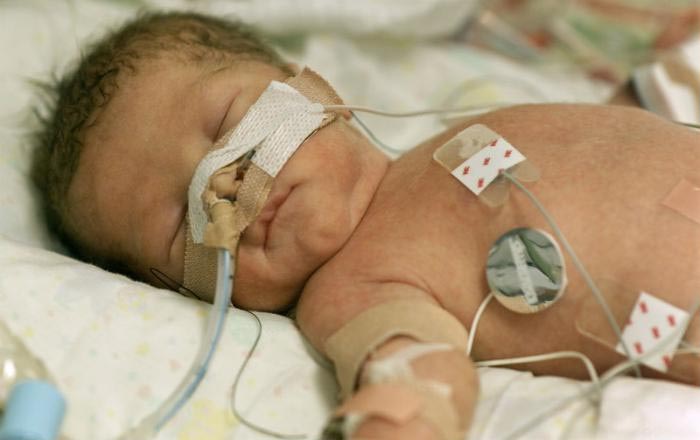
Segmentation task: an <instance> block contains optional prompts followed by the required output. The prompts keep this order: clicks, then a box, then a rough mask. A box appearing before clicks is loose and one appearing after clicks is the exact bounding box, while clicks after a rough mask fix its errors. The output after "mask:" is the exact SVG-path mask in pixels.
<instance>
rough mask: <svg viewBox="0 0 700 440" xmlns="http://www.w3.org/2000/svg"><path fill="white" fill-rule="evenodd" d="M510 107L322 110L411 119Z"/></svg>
mask: <svg viewBox="0 0 700 440" xmlns="http://www.w3.org/2000/svg"><path fill="white" fill-rule="evenodd" d="M508 105H510V104H509V103H506V102H497V103H493V104H488V105H468V106H464V107H454V108H437V109H422V110H414V111H408V112H390V111H385V110H378V109H374V108H372V107H364V106H360V105H324V106H323V109H324V110H325V111H329V112H332V111H337V110H351V111H355V112H362V113H371V114H374V115H380V116H387V117H390V118H413V117H416V116H428V115H438V114H445V113H464V114H466V115H470V114H479V113H485V112H488V111H490V110H496V109H499V108H503V107H506V106H508Z"/></svg>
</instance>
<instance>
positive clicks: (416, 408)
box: [323, 337, 478, 440]
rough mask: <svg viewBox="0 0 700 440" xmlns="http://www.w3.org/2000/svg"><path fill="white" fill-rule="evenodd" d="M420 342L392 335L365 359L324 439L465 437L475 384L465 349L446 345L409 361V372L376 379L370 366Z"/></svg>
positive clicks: (438, 439)
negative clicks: (355, 387) (354, 388)
mask: <svg viewBox="0 0 700 440" xmlns="http://www.w3.org/2000/svg"><path fill="white" fill-rule="evenodd" d="M420 344H421V343H418V342H417V341H416V340H414V339H411V338H408V337H395V338H393V339H391V340H389V341H388V342H387V343H385V344H384V345H382V346H381V347H379V348H378V349H377V350H376V351H375V352H374V353H373V355H372V356H370V359H369V360H368V361H367V362H365V365H364V368H363V371H362V373H361V374H360V381H359V390H358V391H357V392H356V393H355V394H354V395H353V396H351V397H350V398H348V399H347V400H346V401H345V402H344V403H343V404H342V405H341V406H340V407H339V408H338V410H337V411H336V413H335V418H334V419H333V420H332V421H331V423H330V424H329V425H328V428H327V429H326V431H324V437H323V438H324V439H345V438H347V439H386V440H389V439H402V440H403V439H408V440H411V439H415V440H457V439H460V440H461V439H462V438H464V431H465V430H466V428H467V427H468V424H469V419H470V417H471V414H472V411H473V407H474V402H475V400H476V395H477V393H476V391H477V387H478V386H477V380H476V374H475V368H474V365H473V363H472V362H471V361H470V360H469V358H468V357H467V356H466V354H465V353H464V352H461V351H458V350H455V349H450V348H449V347H448V348H447V349H444V348H440V349H437V350H430V351H426V352H424V354H422V355H420V356H419V357H416V358H414V359H413V360H412V361H410V363H409V364H408V365H407V367H408V369H409V370H410V373H408V374H407V373H406V372H405V370H404V371H403V373H402V372H399V373H398V374H396V375H390V376H393V377H386V375H385V374H379V376H382V377H381V378H378V377H377V374H376V373H377V370H376V368H375V367H372V365H375V366H376V365H377V363H384V364H386V362H385V361H386V360H389V361H391V360H395V359H397V356H396V355H398V354H399V352H405V351H406V350H410V349H411V348H412V346H417V345H420ZM422 345H423V346H425V344H422ZM399 357H400V356H399ZM401 369H402V368H399V370H401ZM382 370H385V369H383V368H382ZM373 376H374V377H373Z"/></svg>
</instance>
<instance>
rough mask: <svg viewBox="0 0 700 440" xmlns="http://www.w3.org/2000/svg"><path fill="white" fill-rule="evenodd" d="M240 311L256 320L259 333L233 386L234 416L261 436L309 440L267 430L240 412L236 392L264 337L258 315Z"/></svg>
mask: <svg viewBox="0 0 700 440" xmlns="http://www.w3.org/2000/svg"><path fill="white" fill-rule="evenodd" d="M239 310H242V311H244V312H246V313H248V314H249V315H250V316H252V317H253V319H255V322H256V324H257V329H258V331H257V334H256V335H255V340H254V341H253V345H252V346H251V348H250V350H249V351H248V354H247V355H246V357H245V359H243V363H242V364H241V366H240V368H239V369H238V372H237V373H236V378H235V379H234V381H233V385H232V386H231V411H232V412H233V415H234V416H235V417H236V418H237V419H238V420H239V421H240V422H241V423H242V424H243V425H245V426H247V427H248V428H250V429H252V430H254V431H257V432H259V433H261V434H265V435H269V436H270V437H276V438H281V439H289V440H296V439H305V438H308V437H309V435H308V434H285V433H282V432H278V431H273V430H271V429H267V428H265V427H263V426H260V425H257V424H255V423H253V422H250V421H248V420H247V419H246V418H245V417H243V415H242V414H241V413H240V412H239V411H238V407H237V406H236V392H237V390H238V384H239V383H240V381H241V377H242V376H243V372H244V371H245V369H246V367H247V366H248V362H249V361H250V359H251V358H252V357H253V353H254V352H255V349H256V348H257V347H258V343H259V342H260V338H261V337H262V322H261V321H260V318H258V315H256V314H255V313H253V312H251V311H250V310H244V309H239Z"/></svg>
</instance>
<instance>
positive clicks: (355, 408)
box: [297, 282, 476, 440]
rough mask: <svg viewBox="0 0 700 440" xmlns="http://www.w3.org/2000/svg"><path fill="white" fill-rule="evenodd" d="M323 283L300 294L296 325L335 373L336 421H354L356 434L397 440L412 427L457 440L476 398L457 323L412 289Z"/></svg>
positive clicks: (464, 337)
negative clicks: (379, 433)
mask: <svg viewBox="0 0 700 440" xmlns="http://www.w3.org/2000/svg"><path fill="white" fill-rule="evenodd" d="M314 284H315V283H313V282H312V283H311V285H312V286H313V285H314ZM323 284H324V285H320V286H315V287H312V289H311V291H305V292H304V294H302V299H301V302H300V305H299V310H298V315H297V318H298V321H299V324H300V327H301V329H302V331H303V332H304V333H305V334H306V336H307V337H308V338H309V339H310V340H311V342H312V343H313V344H314V345H315V346H316V347H317V348H318V349H319V350H320V351H322V352H323V353H324V354H326V355H327V356H328V357H329V358H330V359H331V361H333V364H334V366H335V368H336V374H337V378H338V382H339V384H340V391H341V396H342V398H343V404H342V405H341V406H340V408H339V409H338V412H336V414H335V415H336V416H337V417H346V418H348V417H349V418H353V417H354V418H357V417H358V416H359V418H361V419H362V420H361V422H362V423H358V424H357V429H376V428H378V427H379V429H382V430H386V429H389V430H390V431H392V430H393V431H392V432H393V434H395V435H398V434H399V433H400V432H401V429H403V427H405V426H406V425H408V426H411V425H415V426H423V427H424V428H425V427H426V426H427V427H428V429H429V430H430V431H431V432H432V433H433V434H434V438H436V439H450V440H451V439H453V438H458V437H460V436H461V435H462V434H463V431H464V429H466V426H467V422H468V419H469V417H470V414H471V412H472V406H473V401H474V399H475V396H476V385H475V384H476V380H475V375H474V367H473V365H472V363H471V361H470V360H469V359H468V357H467V356H466V343H467V331H466V329H465V328H464V326H463V325H462V323H461V322H459V321H458V320H457V319H456V318H455V317H454V316H453V315H451V314H450V313H449V312H447V311H446V310H444V309H443V308H442V307H440V306H439V305H437V304H435V302H434V301H433V300H432V297H431V296H429V295H428V294H426V293H425V292H423V291H422V290H420V289H417V288H416V287H413V286H408V285H404V284H402V283H395V282H392V283H379V284H376V285H368V286H363V287H362V288H360V289H358V290H354V288H353V287H350V288H349V289H353V291H352V292H349V291H347V290H346V289H342V290H341V289H338V290H335V289H328V288H325V287H327V286H325V283H323ZM355 286H357V284H355ZM405 350H408V351H405ZM384 361H388V362H384ZM368 362H369V363H368ZM380 364H381V365H380ZM370 370H374V372H372V371H370ZM377 370H383V371H380V373H377ZM424 370H425V371H424ZM407 372H408V374H406V373H407ZM407 396H409V397H407ZM378 402H379V403H378ZM411 402H413V404H412V405H413V406H411V405H409V407H406V405H407V404H408V403H411ZM377 407H379V408H380V409H381V411H378V410H377ZM372 426H374V428H372ZM382 426H383V428H382ZM358 432H362V431H358ZM365 434H367V433H365ZM358 435H359V434H358ZM358 438H359V437H358Z"/></svg>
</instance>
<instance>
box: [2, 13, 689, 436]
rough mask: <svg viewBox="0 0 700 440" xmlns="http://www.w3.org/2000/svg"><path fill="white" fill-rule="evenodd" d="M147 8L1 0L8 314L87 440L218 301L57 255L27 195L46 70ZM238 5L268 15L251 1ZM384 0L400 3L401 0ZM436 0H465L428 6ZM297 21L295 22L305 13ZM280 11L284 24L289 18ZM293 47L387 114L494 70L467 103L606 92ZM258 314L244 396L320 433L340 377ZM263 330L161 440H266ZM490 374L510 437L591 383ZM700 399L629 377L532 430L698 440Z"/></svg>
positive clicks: (477, 58)
mask: <svg viewBox="0 0 700 440" xmlns="http://www.w3.org/2000/svg"><path fill="white" fill-rule="evenodd" d="M134 3H136V2H133V3H131V4H125V3H121V4H115V3H107V2H99V1H80V2H78V1H76V2H39V1H34V2H20V1H6V2H4V3H2V4H0V51H1V53H2V54H3V56H4V58H5V59H4V61H3V62H2V63H0V96H2V97H3V99H2V100H0V179H1V180H0V206H2V207H3V211H2V215H1V216H0V319H2V320H4V321H5V322H7V323H8V324H9V325H10V327H11V328H12V329H13V330H14V331H16V332H17V333H18V334H19V335H20V336H21V337H22V338H23V339H24V340H25V342H26V343H27V344H28V346H29V347H30V348H31V349H32V350H33V351H34V352H35V353H36V354H37V355H38V356H40V357H41V358H42V359H44V360H45V362H46V363H47V365H48V367H49V369H50V370H51V371H52V372H53V374H54V375H55V377H56V380H57V381H58V383H59V385H60V386H61V388H62V389H63V390H64V392H65V393H66V396H67V398H68V403H69V411H68V415H67V419H66V424H65V429H64V433H65V434H66V435H67V436H68V437H70V438H73V439H76V440H79V439H107V438H114V437H115V436H117V435H118V434H120V433H121V432H122V431H123V430H124V429H126V428H127V427H128V426H129V425H132V424H133V423H135V422H136V421H138V420H139V419H140V418H141V417H143V416H144V415H146V414H147V413H148V412H149V411H150V410H152V409H153V408H154V407H155V406H156V405H157V404H158V403H159V402H160V400H161V399H162V398H163V397H164V396H166V395H167V393H169V391H170V390H171V389H172V388H173V387H174V386H175V384H176V383H177V382H178V380H179V379H180V377H181V375H182V374H183V373H184V371H185V369H186V368H187V367H188V365H189V360H190V359H191V357H192V356H193V354H194V352H195V350H196V348H197V345H198V341H199V337H200V332H201V328H202V326H203V322H204V316H205V310H206V309H207V307H208V306H207V305H204V304H200V303H197V302H194V301H190V300H187V299H184V298H180V297H178V296H176V295H174V294H172V293H170V292H165V291H162V290H158V289H154V288H152V287H149V286H146V285H143V284H140V283H135V282H133V281H130V280H128V279H126V278H124V277H121V276H117V275H114V274H110V273H107V272H105V271H103V270H101V269H98V268H95V267H92V266H89V265H86V264H84V263H80V262H77V261H75V260H72V259H69V258H67V257H63V256H60V255H59V254H56V253H54V252H50V251H47V250H45V249H57V248H58V247H57V246H56V244H55V243H54V242H53V241H52V239H51V238H50V237H49V236H48V234H46V232H45V228H44V227H43V225H42V223H41V220H40V219H39V218H38V216H37V212H36V202H35V198H34V195H33V194H32V192H31V191H30V190H29V189H28V188H29V185H28V181H27V176H26V171H27V165H28V162H27V149H26V146H25V145H24V144H22V143H21V142H20V137H21V135H22V133H23V131H24V130H25V129H24V127H26V125H25V119H24V112H25V110H26V108H27V103H28V102H29V100H30V97H31V96H32V92H31V90H30V89H29V88H28V87H27V86H26V83H25V80H26V78H27V77H36V76H39V77H43V76H45V75H46V72H48V71H49V70H50V69H51V68H54V67H57V66H58V67H60V66H62V65H64V64H65V61H66V60H67V59H72V58H73V57H74V56H75V55H76V54H77V47H78V45H79V42H82V41H84V38H85V37H86V36H88V35H91V34H94V33H96V32H98V31H100V30H102V28H103V26H104V24H106V23H114V22H115V20H121V19H123V18H124V17H126V16H128V15H129V14H131V13H132V12H133V11H134V9H135V5H134ZM240 3H241V4H244V3H245V7H247V8H251V11H252V12H250V14H258V15H257V16H258V17H260V20H263V16H264V14H262V13H261V12H260V10H258V11H255V10H254V3H253V2H240ZM419 3H420V2H416V4H419ZM198 4H199V5H200V7H202V8H204V9H206V8H207V7H209V6H211V5H208V2H200V3H198ZM222 4H223V3H222V2H218V3H217V4H216V5H214V6H211V7H212V8H214V7H221V6H222ZM319 4H320V3H319ZM381 4H382V5H383V6H382V7H391V6H392V5H393V6H394V7H395V8H396V7H401V3H399V2H390V1H387V2H384V3H381ZM430 4H432V5H434V6H435V5H438V4H442V5H449V4H452V3H451V2H450V1H444V2H441V1H438V0H434V1H432V2H431V1H427V0H426V2H423V3H421V5H422V6H426V5H430ZM263 5H265V6H264V7H269V4H267V3H263ZM388 10H389V9H387V11H388ZM435 10H440V11H443V9H441V8H439V7H437V6H436V7H435V8H430V7H424V8H422V9H421V8H419V7H417V6H416V7H414V8H413V9H411V11H412V12H411V14H413V15H412V17H413V18H412V20H419V21H420V20H422V19H425V20H439V17H440V16H441V15H440V14H438V15H431V13H432V11H435ZM336 12H337V11H336ZM353 13H358V12H357V11H356V10H355V11H354V12H353ZM443 13H444V12H441V14H443ZM397 14H398V15H400V14H399V13H398V12H396V13H395V15H394V16H398V15H397ZM421 14H422V15H421ZM387 15H390V14H389V12H387ZM287 18H288V19H289V21H290V23H289V25H290V26H292V25H293V23H291V21H292V18H293V17H291V16H290V17H287ZM341 18H342V17H341ZM335 19H337V20H340V18H338V17H336V18H335ZM276 20H284V15H283V14H281V15H280V16H278V17H277V18H276ZM318 21H319V22H322V21H323V20H321V19H318ZM372 23H373V24H372V26H374V29H375V31H376V30H377V29H379V30H381V29H382V28H381V27H380V26H379V24H380V23H379V22H378V21H374V22H372ZM391 24H392V25H393V22H391ZM453 24H454V23H453V22H450V23H449V25H450V26H451V25H453ZM328 29H329V28H326V31H327V30H328ZM285 47H287V50H286V52H287V54H288V55H289V56H290V58H291V59H293V60H295V61H298V62H299V63H300V64H308V65H310V66H311V67H314V68H316V69H317V70H318V71H319V72H321V73H322V74H323V75H325V76H326V77H327V78H328V79H329V80H330V82H331V83H332V84H334V85H336V87H337V88H338V90H339V91H340V93H341V95H343V96H344V97H345V100H346V102H348V103H355V104H360V105H372V106H376V107H383V108H387V109H397V110H408V109H415V108H422V107H426V106H435V105H440V104H441V103H444V102H445V100H446V98H447V97H448V96H449V95H450V94H451V93H452V91H454V90H455V89H456V88H458V87H459V86H460V84H464V82H465V81H469V80H473V79H476V78H482V79H483V78H484V77H487V78H489V79H490V80H489V81H486V82H480V83H479V87H477V88H476V89H474V90H472V91H471V93H470V95H469V96H466V95H465V96H462V98H461V99H457V101H456V103H468V102H474V101H481V102H485V101H497V100H503V99H506V98H507V99H509V100H517V101H593V102H595V101H600V100H602V99H603V98H604V97H605V96H606V95H607V93H609V90H607V89H606V88H605V87H600V85H597V84H593V83H591V82H589V81H586V80H585V79H583V78H581V77H580V76H576V75H575V74H572V73H571V72H569V71H568V70H566V69H564V70H561V69H560V70H554V71H549V72H535V71H532V70H529V69H525V68H523V67H521V66H517V65H514V64H512V63H508V62H506V61H504V60H501V59H499V58H497V57H495V56H492V55H489V54H485V53H482V52H480V51H477V50H473V49H469V48H465V47H461V46H459V45H457V44H451V45H444V44H436V43H429V42H420V41H419V42H417V43H416V44H408V43H406V42H402V41H397V40H393V41H392V40H379V39H371V38H368V37H366V36H365V37H363V38H359V39H352V38H347V37H342V36H337V35H333V34H330V33H322V34H315V35H312V36H310V37H308V38H307V39H306V40H305V43H304V44H303V45H301V48H300V49H297V50H292V49H291V45H289V44H286V45H285ZM365 119H366V121H367V123H368V124H369V125H370V126H371V127H372V128H373V130H374V131H375V132H376V134H377V135H378V136H379V137H380V138H381V139H383V140H384V141H385V142H387V143H389V144H391V145H393V146H397V147H399V148H407V147H409V146H410V145H414V144H416V143H417V142H418V141H419V140H420V139H421V138H423V137H426V136H428V135H430V134H431V133H433V132H434V131H436V130H439V129H440V128H441V123H440V120H439V119H438V118H424V119H421V120H416V121H410V122H409V123H403V122H396V121H389V122H387V121H386V120H380V119H378V118H373V117H365ZM261 319H262V320H263V325H264V330H263V339H262V342H261V347H260V349H259V351H257V352H256V355H255V356H254V358H253V361H252V364H251V365H250V367H249V369H248V370H247V372H246V374H245V376H244V378H243V381H242V383H241V389H240V395H239V406H240V408H241V409H242V410H243V411H244V413H245V414H246V415H247V416H248V417H249V418H250V419H252V420H254V421H256V422H258V423H261V424H263V425H264V426H265V427H266V428H269V429H277V430H281V431H284V432H287V433H294V432H309V433H312V434H313V433H316V432H317V431H318V430H319V429H320V427H321V425H322V423H323V421H324V420H325V419H326V417H327V416H328V414H329V411H330V409H331V408H332V406H333V398H334V394H335V388H334V385H333V379H332V375H331V374H330V372H328V371H327V370H326V369H324V368H323V367H322V366H321V365H320V364H319V363H317V362H315V361H314V359H313V357H312V355H311V353H310V352H309V351H308V350H307V348H306V347H305V345H304V343H303V340H302V338H301V337H300V335H299V333H298V331H297V330H296V328H295V327H294V324H293V322H292V321H290V320H289V319H287V318H284V317H280V316H276V315H270V314H261ZM253 334H254V326H253V322H252V321H251V320H250V318H249V317H248V316H247V315H245V314H244V313H242V312H233V313H232V314H231V315H230V316H229V318H228V322H227V327H226V330H225V332H224V336H223V339H222V342H221V348H220V350H219V352H218V353H217V355H216V357H215V359H214V363H213V365H212V369H211V371H210V373H209V374H208V375H207V377H206V378H205V380H204V383H203V385H202V387H201V388H200V389H199V390H198V391H197V393H196V394H195V396H194V397H193V400H192V402H191V403H190V404H189V405H188V406H187V407H186V408H185V409H184V410H183V412H182V413H181V414H180V415H179V416H178V417H177V418H176V419H175V420H174V421H173V423H172V424H170V425H168V426H167V427H166V429H165V430H164V431H163V432H162V433H161V435H160V436H159V438H161V439H172V438H178V439H199V438H224V439H233V438H235V439H236V440H238V439H251V440H253V439H266V438H268V437H266V436H264V435H261V434H258V433H255V432H254V431H251V430H249V429H248V428H246V427H244V426H243V425H242V424H241V423H240V422H239V421H237V420H235V419H234V418H233V416H232V415H231V414H230V411H229V401H230V387H231V384H232V382H233V379H234V374H235V372H236V371H237V369H238V367H239V365H240V364H241V362H242V360H243V357H244V355H245V353H247V351H248V350H249V348H250V344H251V343H252V338H253ZM480 375H481V379H482V380H481V383H482V391H481V396H480V401H479V406H478V408H477V413H476V418H475V422H474V425H473V428H472V431H471V435H470V438H471V439H494V438H499V437H501V436H503V435H505V434H507V433H508V432H510V431H511V430H512V429H515V428H516V427H517V426H518V425H519V424H520V423H522V422H523V421H524V420H526V419H527V418H529V417H531V416H533V415H536V414H539V411H540V410H542V409H544V408H547V407H548V405H550V404H552V403H554V402H557V401H558V400H559V399H563V398H566V397H568V396H570V395H571V393H573V392H575V391H576V390H578V389H579V388H580V387H581V386H582V383H581V382H576V381H571V380H565V379H561V378H551V377H545V378H533V377H532V376H531V375H529V374H526V373H520V372H516V371H513V370H506V369H483V370H481V371H480ZM630 402H633V405H631V404H630ZM699 403H700V393H698V391H697V390H695V389H693V388H689V387H684V386H680V385H672V384H667V383H658V382H651V381H631V380H625V379H623V380H620V381H617V382H615V383H614V384H613V385H612V386H611V387H610V388H608V389H607V390H606V392H605V395H604V398H603V404H602V412H601V416H600V418H599V419H598V418H596V417H595V416H596V412H595V411H588V412H587V413H586V414H584V415H583V416H582V415H581V413H580V412H579V411H580V409H581V405H585V403H583V404H579V406H578V407H572V408H569V409H567V410H566V411H565V412H563V413H561V414H558V415H557V416H556V417H553V418H551V419H549V420H547V422H546V423H545V424H543V425H541V426H539V427H538V428H537V430H536V431H534V432H533V433H530V435H528V437H527V438H537V439H540V438H553V439H554V438H560V436H561V435H562V434H563V433H564V432H565V431H566V430H568V429H569V428H570V433H571V436H570V437H569V438H582V439H583V438H599V439H606V440H607V439H613V438H615V439H617V438H635V439H652V438H660V437H659V436H663V438H671V435H676V434H677V436H676V437H673V438H697V435H698V432H697V425H696V424H693V420H694V419H693V418H694V417H697V415H696V414H695V411H694V410H691V409H692V408H698V407H700V405H699ZM572 420H577V423H575V424H571V423H570V421H572ZM695 420H696V419H695ZM671 429H673V431H672V430H671ZM666 434H668V435H666Z"/></svg>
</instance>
